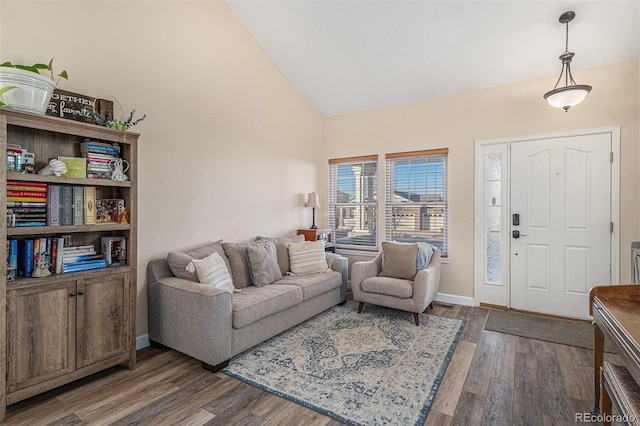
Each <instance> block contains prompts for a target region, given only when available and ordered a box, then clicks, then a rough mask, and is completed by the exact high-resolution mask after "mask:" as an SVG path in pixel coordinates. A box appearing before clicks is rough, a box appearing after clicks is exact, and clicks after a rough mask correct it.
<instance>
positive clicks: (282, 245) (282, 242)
mask: <svg viewBox="0 0 640 426" xmlns="http://www.w3.org/2000/svg"><path fill="white" fill-rule="evenodd" d="M256 239H257V240H263V239H269V240H271V241H273V243H274V244H275V245H276V253H277V256H278V266H280V273H281V274H282V275H285V274H286V273H287V272H291V266H290V265H289V249H288V248H287V245H288V244H289V243H301V242H303V241H304V235H296V236H295V237H256Z"/></svg>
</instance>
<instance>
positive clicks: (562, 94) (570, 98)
mask: <svg viewBox="0 0 640 426" xmlns="http://www.w3.org/2000/svg"><path fill="white" fill-rule="evenodd" d="M590 91H591V86H587V85H586V84H580V85H573V86H565V87H561V88H558V89H554V90H551V91H550V92H547V93H545V95H544V98H545V99H546V100H547V102H549V105H551V106H553V107H556V108H564V109H565V110H568V109H569V108H570V107H572V106H574V105H578V104H579V103H580V102H582V101H583V100H584V98H586V97H587V95H588V94H589V92H590Z"/></svg>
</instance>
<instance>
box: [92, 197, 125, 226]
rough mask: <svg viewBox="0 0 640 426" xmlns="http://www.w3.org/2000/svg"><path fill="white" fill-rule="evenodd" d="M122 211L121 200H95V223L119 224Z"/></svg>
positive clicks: (122, 203) (122, 202)
mask: <svg viewBox="0 0 640 426" xmlns="http://www.w3.org/2000/svg"><path fill="white" fill-rule="evenodd" d="M123 210H124V200H123V199H121V198H102V199H98V200H96V223H119V222H120V217H121V216H122V212H123Z"/></svg>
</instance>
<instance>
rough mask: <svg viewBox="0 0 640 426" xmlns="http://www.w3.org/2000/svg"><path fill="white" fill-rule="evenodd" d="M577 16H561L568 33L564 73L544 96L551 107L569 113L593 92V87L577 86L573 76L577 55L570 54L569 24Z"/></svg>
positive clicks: (568, 14)
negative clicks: (572, 70)
mask: <svg viewBox="0 0 640 426" xmlns="http://www.w3.org/2000/svg"><path fill="white" fill-rule="evenodd" d="M575 17H576V14H575V13H574V12H573V11H571V10H570V11H568V12H564V13H563V14H562V15H560V23H562V24H565V25H566V26H567V32H566V34H567V35H566V44H565V49H564V53H563V54H562V55H560V60H561V61H562V71H560V77H559V78H558V81H557V82H556V85H555V87H554V88H553V90H551V91H549V92H547V93H545V94H544V98H545V99H546V100H547V102H549V105H551V106H552V107H556V108H564V110H565V111H568V110H569V108H571V107H572V106H574V105H578V104H579V103H580V102H582V101H583V100H584V98H586V97H587V95H588V94H589V92H590V91H591V86H587V85H586V84H576V82H575V80H574V79H573V76H572V75H571V60H572V59H573V56H574V55H575V53H573V52H569V22H571V21H573V18H575ZM563 75H564V87H558V84H560V82H561V81H562V76H563Z"/></svg>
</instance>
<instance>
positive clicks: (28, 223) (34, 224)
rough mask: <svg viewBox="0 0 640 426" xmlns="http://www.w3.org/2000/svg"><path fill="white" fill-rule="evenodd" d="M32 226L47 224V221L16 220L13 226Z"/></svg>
mask: <svg viewBox="0 0 640 426" xmlns="http://www.w3.org/2000/svg"><path fill="white" fill-rule="evenodd" d="M30 226H47V222H46V221H44V222H36V221H29V222H18V221H16V222H15V223H14V224H13V228H28V227H30Z"/></svg>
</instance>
